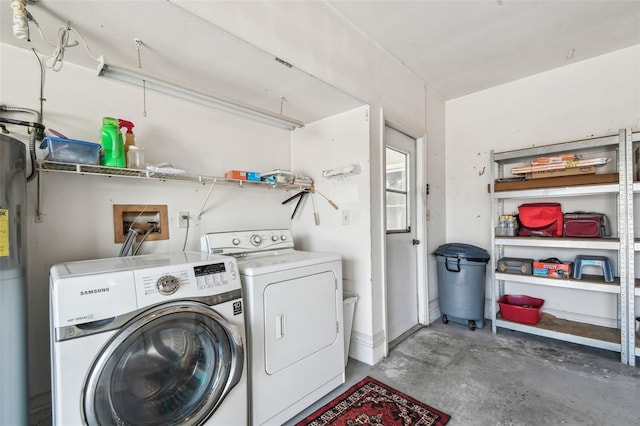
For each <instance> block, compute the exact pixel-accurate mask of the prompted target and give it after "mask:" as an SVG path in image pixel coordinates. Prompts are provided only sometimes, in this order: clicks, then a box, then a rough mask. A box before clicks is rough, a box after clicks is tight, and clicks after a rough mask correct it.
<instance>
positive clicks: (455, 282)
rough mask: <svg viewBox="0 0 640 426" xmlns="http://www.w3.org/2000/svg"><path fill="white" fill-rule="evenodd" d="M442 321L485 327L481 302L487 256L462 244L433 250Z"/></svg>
mask: <svg viewBox="0 0 640 426" xmlns="http://www.w3.org/2000/svg"><path fill="white" fill-rule="evenodd" d="M435 255H436V260H437V262H438V297H439V298H440V312H441V313H442V322H443V323H445V324H447V323H448V322H449V321H453V322H457V323H460V324H467V325H468V327H469V329H471V330H475V329H476V327H478V328H482V327H484V299H485V283H486V273H487V262H489V253H488V252H487V251H486V250H485V249H483V248H480V247H476V246H472V245H470V244H463V243H450V244H443V245H441V246H440V247H438V248H437V249H436V251H435Z"/></svg>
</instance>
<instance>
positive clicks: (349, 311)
mask: <svg viewBox="0 0 640 426" xmlns="http://www.w3.org/2000/svg"><path fill="white" fill-rule="evenodd" d="M357 301H358V295H357V294H355V293H351V292H349V291H343V292H342V304H343V316H344V365H345V367H346V365H347V361H348V360H349V343H351V329H352V328H353V314H354V313H355V311H356V302H357Z"/></svg>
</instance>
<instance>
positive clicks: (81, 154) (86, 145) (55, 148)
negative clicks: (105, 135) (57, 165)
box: [40, 136, 102, 164]
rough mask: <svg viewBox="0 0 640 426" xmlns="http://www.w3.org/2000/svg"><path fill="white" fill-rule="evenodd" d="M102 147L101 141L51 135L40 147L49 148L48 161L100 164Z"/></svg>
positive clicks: (43, 140)
mask: <svg viewBox="0 0 640 426" xmlns="http://www.w3.org/2000/svg"><path fill="white" fill-rule="evenodd" d="M101 148H102V145H100V144H99V143H93V142H85V141H77V140H74V139H64V138H54V137H50V136H47V137H46V138H44V139H42V143H41V144H40V149H49V154H48V155H47V160H48V161H58V162H61V163H76V164H100V149H101Z"/></svg>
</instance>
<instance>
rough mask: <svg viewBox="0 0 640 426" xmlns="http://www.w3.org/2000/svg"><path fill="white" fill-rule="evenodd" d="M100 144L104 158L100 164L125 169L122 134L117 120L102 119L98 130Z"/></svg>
mask: <svg viewBox="0 0 640 426" xmlns="http://www.w3.org/2000/svg"><path fill="white" fill-rule="evenodd" d="M100 143H101V144H102V151H103V154H104V156H103V157H102V159H101V161H100V163H101V164H102V165H103V166H110V167H125V166H126V160H125V156H124V142H123V140H122V133H120V129H119V128H118V119H117V118H112V117H102V128H101V129H100Z"/></svg>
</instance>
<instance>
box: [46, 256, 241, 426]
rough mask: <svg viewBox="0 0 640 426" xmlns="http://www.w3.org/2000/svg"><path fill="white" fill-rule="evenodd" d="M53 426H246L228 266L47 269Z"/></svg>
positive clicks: (186, 262) (129, 260)
mask: <svg viewBox="0 0 640 426" xmlns="http://www.w3.org/2000/svg"><path fill="white" fill-rule="evenodd" d="M50 301H51V306H50V308H51V309H50V313H51V333H50V335H51V354H52V359H51V364H52V398H53V422H54V424H56V425H81V424H88V425H169V424H173V425H175V424H181V425H205V424H206V425H214V424H215V425H225V426H227V425H242V426H244V425H246V424H247V423H248V414H247V412H248V387H247V373H246V370H247V368H246V342H245V327H244V315H243V310H244V304H243V299H242V288H241V284H240V277H239V274H238V269H237V265H236V261H235V259H234V258H233V257H229V256H217V255H207V254H205V253H174V254H151V255H143V256H133V257H118V258H112V259H97V260H87V261H78V262H67V263H61V264H58V265H54V266H52V267H51V274H50Z"/></svg>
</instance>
